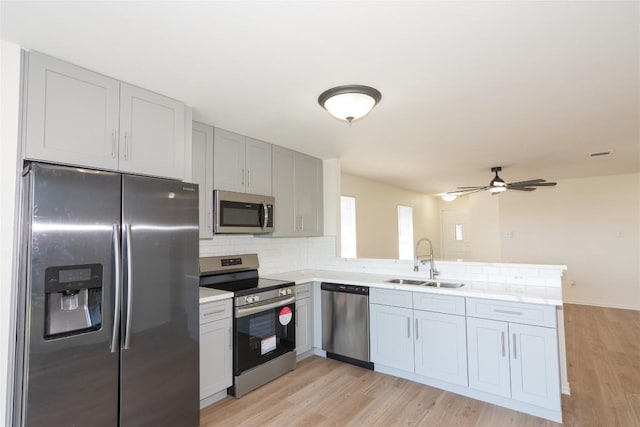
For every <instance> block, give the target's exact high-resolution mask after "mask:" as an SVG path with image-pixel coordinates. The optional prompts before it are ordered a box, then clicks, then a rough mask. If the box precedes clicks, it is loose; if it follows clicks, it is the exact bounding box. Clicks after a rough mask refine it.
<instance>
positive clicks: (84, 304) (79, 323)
mask: <svg viewBox="0 0 640 427" xmlns="http://www.w3.org/2000/svg"><path fill="white" fill-rule="evenodd" d="M44 291H45V330H44V338H45V339H53V338H60V337H65V336H69V335H75V334H80V333H84V332H87V331H91V330H97V329H100V327H101V325H102V265H100V264H87V265H70V266H63V267H49V268H47V269H46V270H45V286H44Z"/></svg>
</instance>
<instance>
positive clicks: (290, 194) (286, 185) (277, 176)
mask: <svg viewBox="0 0 640 427" xmlns="http://www.w3.org/2000/svg"><path fill="white" fill-rule="evenodd" d="M272 155H273V159H272V164H273V168H272V179H273V197H275V199H276V206H275V218H274V227H275V231H274V232H273V234H272V235H273V236H274V237H282V236H295V235H296V234H295V233H296V230H295V200H294V180H295V173H294V171H295V169H294V163H295V155H296V153H295V151H292V150H288V149H286V148H282V147H277V146H274V147H273V148H272Z"/></svg>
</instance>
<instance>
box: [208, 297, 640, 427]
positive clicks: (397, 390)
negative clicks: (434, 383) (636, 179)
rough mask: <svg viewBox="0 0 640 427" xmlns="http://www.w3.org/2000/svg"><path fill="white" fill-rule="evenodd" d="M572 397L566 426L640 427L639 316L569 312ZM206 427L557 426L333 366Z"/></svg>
mask: <svg viewBox="0 0 640 427" xmlns="http://www.w3.org/2000/svg"><path fill="white" fill-rule="evenodd" d="M564 314H565V328H566V338H567V359H568V365H569V381H570V384H571V393H572V394H571V396H564V395H563V396H562V407H563V415H564V425H565V426H579V427H583V426H584V427H589V426H603V427H604V426H606V427H609V426H612V427H613V426H620V427H633V426H638V427H640V312H638V311H631V310H616V309H606V308H598V307H588V306H580V305H565V310H564ZM200 424H201V426H251V427H253V426H279V427H282V426H369V425H372V426H399V425H402V426H456V427H458V426H460V427H465V426H487V427H499V426H518V427H519V426H536V427H538V426H541V427H543V426H557V425H558V424H556V423H553V422H550V421H546V420H543V419H540V418H536V417H533V416H530V415H525V414H522V413H519V412H516V411H511V410H508V409H504V408H501V407H498V406H494V405H490V404H488V403H483V402H480V401H477V400H474V399H469V398H466V397H462V396H458V395H455V394H453V393H449V392H446V391H442V390H439V389H435V388H432V387H428V386H425V385H421V384H417V383H414V382H411V381H407V380H403V379H399V378H395V377H392V376H389V375H385V374H380V373H376V372H372V371H367V370H365V369H361V368H357V367H354V366H351V365H347V364H344V363H340V362H337V361H334V360H329V359H324V358H321V357H310V358H308V359H306V360H304V361H302V362H300V363H299V364H298V367H297V368H296V370H295V371H293V372H291V373H289V374H287V375H285V376H283V377H281V378H279V379H277V380H275V381H273V382H271V383H269V384H267V385H265V386H263V387H261V388H259V389H258V390H255V391H253V392H252V393H249V394H248V395H246V396H244V397H243V398H242V399H234V398H226V399H224V400H222V401H220V402H218V403H216V404H214V405H211V406H209V407H207V408H205V409H203V410H202V411H201V412H200Z"/></svg>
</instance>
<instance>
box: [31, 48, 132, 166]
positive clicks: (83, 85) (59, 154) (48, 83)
mask: <svg viewBox="0 0 640 427" xmlns="http://www.w3.org/2000/svg"><path fill="white" fill-rule="evenodd" d="M28 59H29V64H28V69H27V71H26V94H25V101H26V105H25V107H26V120H25V151H24V155H25V158H27V159H32V160H43V161H47V162H55V163H63V164H71V165H77V166H87V167H93V168H99V169H110V170H117V169H118V146H117V143H118V120H119V118H118V111H119V105H118V102H119V91H120V83H119V82H118V81H117V80H114V79H110V78H108V77H105V76H103V75H101V74H97V73H93V72H91V71H88V70H85V69H83V68H80V67H76V66H75V65H71V64H68V63H66V62H63V61H60V60H57V59H54V58H51V57H48V56H45V55H41V54H38V53H35V52H31V53H30V54H29V57H28Z"/></svg>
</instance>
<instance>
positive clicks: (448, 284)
mask: <svg viewBox="0 0 640 427" xmlns="http://www.w3.org/2000/svg"><path fill="white" fill-rule="evenodd" d="M387 283H396V284H398V285H414V286H430V287H433V288H461V287H463V286H464V283H460V282H440V281H437V280H434V281H431V280H429V281H427V280H413V279H391V280H387Z"/></svg>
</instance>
